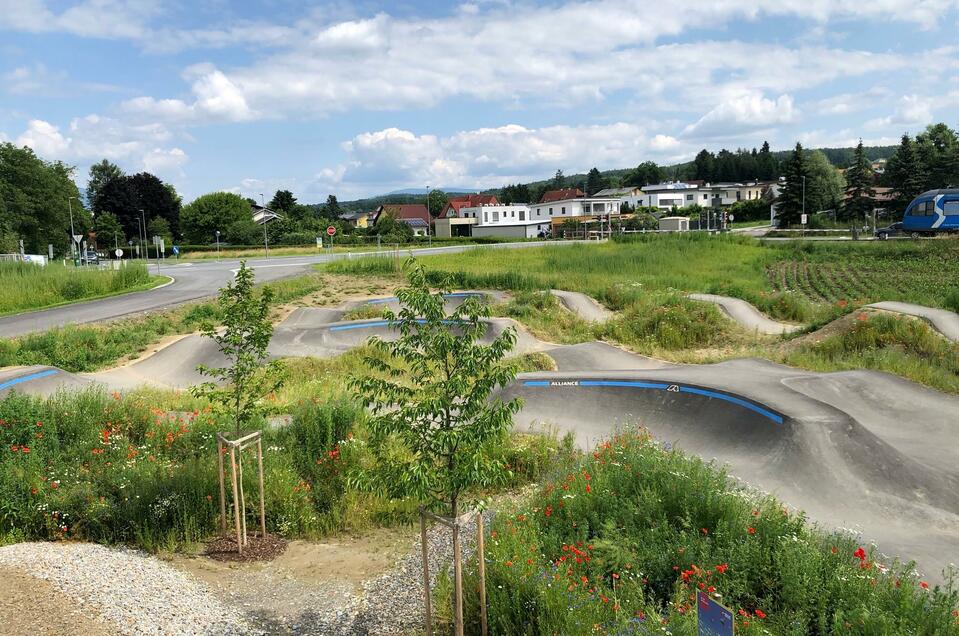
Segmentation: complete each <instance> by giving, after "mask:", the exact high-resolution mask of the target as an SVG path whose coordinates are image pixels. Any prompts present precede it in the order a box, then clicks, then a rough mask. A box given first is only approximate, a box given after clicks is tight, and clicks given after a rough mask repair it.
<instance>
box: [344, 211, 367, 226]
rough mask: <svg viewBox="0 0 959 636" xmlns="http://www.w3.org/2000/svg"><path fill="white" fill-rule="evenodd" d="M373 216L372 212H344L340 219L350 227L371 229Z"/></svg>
mask: <svg viewBox="0 0 959 636" xmlns="http://www.w3.org/2000/svg"><path fill="white" fill-rule="evenodd" d="M371 214H372V213H371V212H344V213H343V214H341V215H340V216H339V218H340V219H341V220H342V221H343V222H344V223H348V224H349V225H350V227H359V228H366V227H369V221H370V215H371Z"/></svg>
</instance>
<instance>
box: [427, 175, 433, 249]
mask: <svg viewBox="0 0 959 636" xmlns="http://www.w3.org/2000/svg"><path fill="white" fill-rule="evenodd" d="M426 216H428V217H429V218H431V219H432V218H433V210H432V209H431V207H430V186H429V184H427V186H426ZM429 233H430V228H429V226H427V228H426V234H427V236H429Z"/></svg>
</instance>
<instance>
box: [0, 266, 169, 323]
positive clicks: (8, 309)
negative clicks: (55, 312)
mask: <svg viewBox="0 0 959 636" xmlns="http://www.w3.org/2000/svg"><path fill="white" fill-rule="evenodd" d="M151 284H152V279H151V278H150V275H149V273H148V272H147V268H146V267H145V266H144V265H142V264H128V265H127V266H126V267H122V268H120V269H118V270H100V269H97V268H93V267H90V268H85V267H80V268H75V267H73V266H67V267H64V266H62V265H60V264H58V263H50V264H48V265H47V266H46V267H39V266H37V265H34V264H32V263H21V262H3V263H0V289H3V290H5V293H4V294H3V295H0V315H3V314H10V313H16V312H21V311H27V310H31V309H40V308H43V307H50V306H52V305H57V304H61V303H65V302H72V301H77V300H83V299H86V298H95V297H98V296H106V295H109V294H116V293H119V292H124V291H130V290H134V289H144V288H146V287H148V286H150V285H151Z"/></svg>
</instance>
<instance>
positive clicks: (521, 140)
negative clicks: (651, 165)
mask: <svg viewBox="0 0 959 636" xmlns="http://www.w3.org/2000/svg"><path fill="white" fill-rule="evenodd" d="M343 148H344V150H345V152H346V155H347V160H346V161H345V162H343V163H341V164H339V165H337V166H333V167H327V168H324V169H323V170H321V171H320V172H319V173H318V174H317V176H316V180H317V183H316V186H317V187H319V188H320V189H321V190H322V189H325V191H335V192H337V193H340V194H342V195H344V196H347V195H353V194H364V193H367V192H368V191H369V190H370V187H371V186H373V187H376V188H384V189H389V188H403V187H424V186H426V185H433V186H436V187H467V188H477V189H480V188H487V187H493V186H500V185H503V184H506V183H513V182H521V181H530V180H532V179H538V178H542V176H543V175H546V174H552V173H553V172H554V171H555V170H557V169H562V170H564V171H565V172H567V173H573V172H584V171H586V170H588V169H589V168H591V167H593V166H611V165H634V164H637V163H639V161H641V160H644V159H657V160H660V161H667V160H674V159H676V158H678V157H683V158H685V157H686V156H688V155H689V154H691V152H692V149H691V148H684V147H683V144H682V143H681V142H680V141H679V140H677V139H675V138H672V137H669V136H666V135H661V134H659V135H654V136H652V137H650V136H648V135H647V134H646V132H645V130H644V129H643V128H642V127H640V126H638V125H636V124H630V123H622V122H620V123H614V124H607V125H594V126H549V127H544V128H536V129H534V128H526V127H524V126H519V125H515V124H510V125H506V126H501V127H497V128H478V129H475V130H467V131H462V132H458V133H456V134H454V135H450V136H447V137H439V136H435V135H416V134H414V133H412V132H410V131H408V130H400V129H397V128H387V129H384V130H380V131H376V132H369V133H362V134H359V135H356V136H355V137H354V138H353V139H351V140H350V141H348V142H346V143H344V144H343Z"/></svg>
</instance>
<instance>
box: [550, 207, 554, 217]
mask: <svg viewBox="0 0 959 636" xmlns="http://www.w3.org/2000/svg"><path fill="white" fill-rule="evenodd" d="M549 215H550V216H553V208H550V209H549Z"/></svg>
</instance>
